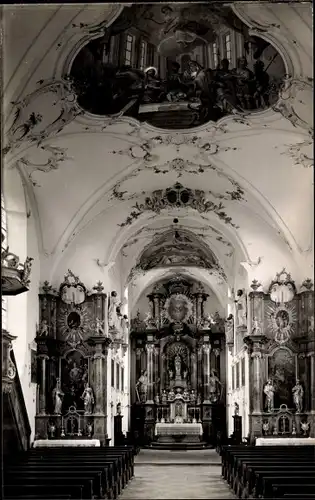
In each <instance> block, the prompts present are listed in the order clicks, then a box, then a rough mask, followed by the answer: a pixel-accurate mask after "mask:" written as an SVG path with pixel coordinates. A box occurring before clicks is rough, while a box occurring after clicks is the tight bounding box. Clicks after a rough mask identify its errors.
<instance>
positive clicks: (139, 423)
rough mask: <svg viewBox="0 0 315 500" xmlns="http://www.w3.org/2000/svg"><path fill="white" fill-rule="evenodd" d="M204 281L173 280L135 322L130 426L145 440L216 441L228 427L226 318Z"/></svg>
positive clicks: (157, 290) (158, 289)
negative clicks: (211, 311) (213, 309)
mask: <svg viewBox="0 0 315 500" xmlns="http://www.w3.org/2000/svg"><path fill="white" fill-rule="evenodd" d="M207 298H208V295H207V294H206V293H205V291H204V289H203V287H202V286H201V285H200V284H196V283H193V282H188V281H186V280H184V279H182V278H173V279H172V280H170V281H168V282H166V283H163V286H161V285H157V286H156V287H155V288H154V289H153V293H152V294H150V295H148V299H149V303H150V306H151V312H150V313H148V314H147V317H146V318H145V320H144V321H141V319H140V317H139V316H138V317H137V318H135V319H134V320H133V321H132V322H131V367H132V368H131V369H132V373H131V391H132V392H131V398H132V401H131V402H132V429H133V431H134V432H135V433H136V434H137V436H138V438H140V440H141V441H142V442H143V443H144V444H145V443H146V444H148V443H152V442H158V443H169V444H171V443H174V442H184V443H194V442H200V441H205V442H208V443H211V442H214V441H215V435H216V433H217V432H218V431H222V429H221V427H222V425H223V427H225V413H224V386H225V381H224V374H225V342H224V320H222V319H221V318H220V317H219V315H218V314H217V315H215V316H214V317H213V318H211V317H206V315H205V314H204V305H205V302H206V300H207Z"/></svg>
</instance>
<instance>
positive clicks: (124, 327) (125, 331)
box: [121, 314, 129, 344]
mask: <svg viewBox="0 0 315 500" xmlns="http://www.w3.org/2000/svg"><path fill="white" fill-rule="evenodd" d="M121 332H122V337H123V341H124V343H125V344H128V340H129V321H128V316H127V314H124V315H123V317H122V318H121Z"/></svg>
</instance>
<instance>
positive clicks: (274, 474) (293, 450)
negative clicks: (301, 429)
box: [221, 445, 315, 500]
mask: <svg viewBox="0 0 315 500" xmlns="http://www.w3.org/2000/svg"><path fill="white" fill-rule="evenodd" d="M221 457H222V476H223V478H224V479H225V480H226V481H227V482H228V484H229V486H230V487H231V489H232V490H233V491H234V493H235V494H236V495H237V496H238V497H239V498H243V499H247V498H273V499H274V498H279V499H280V498H292V497H287V496H285V495H293V498H294V495H296V494H298V495H299V497H302V496H304V495H306V498H313V499H314V500H315V447H314V446H313V445H310V446H292V447H289V446H263V447H256V446H241V445H240V446H223V447H222V451H221ZM309 495H311V496H309Z"/></svg>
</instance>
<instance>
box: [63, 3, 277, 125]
mask: <svg viewBox="0 0 315 500" xmlns="http://www.w3.org/2000/svg"><path fill="white" fill-rule="evenodd" d="M224 30H225V31H227V30H228V33H229V35H227V36H228V37H229V38H227V39H226V48H225V51H224V52H222V49H220V47H219V35H220V33H221V32H222V31H224ZM137 35H139V37H138V36H137ZM236 36H239V37H241V40H242V45H243V48H244V55H242V56H240V57H238V59H237V61H236V64H235V65H234V64H232V62H231V58H230V54H231V50H232V45H231V44H233V43H234V44H235V43H236ZM209 45H212V48H213V51H212V54H210V52H209V51H208V47H209ZM220 50H221V52H220ZM123 51H125V52H123ZM118 52H120V53H119V54H118ZM250 56H252V61H251V64H250V66H249V63H248V58H249V57H250ZM284 75H285V67H284V63H283V61H282V59H281V56H280V54H279V53H278V52H277V51H276V50H275V49H274V48H273V47H272V46H271V45H270V44H269V43H268V42H266V41H265V40H263V39H261V38H259V37H257V36H250V35H249V31H248V28H247V26H246V25H245V24H243V23H242V21H241V20H240V19H239V18H238V17H237V16H236V15H235V13H234V12H233V10H232V9H231V7H230V6H227V5H224V6H222V5H218V4H214V3H207V4H202V3H201V4H198V6H196V5H194V4H180V3H178V4H169V5H167V4H163V5H143V4H140V5H139V4H137V5H132V6H127V7H125V8H124V9H123V11H122V13H121V14H120V16H119V17H118V18H117V19H116V20H115V21H114V22H113V24H111V26H110V27H108V28H105V29H104V34H103V35H102V36H101V37H99V38H97V39H95V40H92V41H91V42H89V43H88V44H87V45H85V46H84V47H83V48H82V50H81V51H80V52H79V54H78V55H77V56H76V58H75V60H74V62H73V64H72V67H71V71H70V75H69V78H70V81H71V83H72V87H73V89H74V91H75V92H76V93H77V95H78V103H79V104H80V106H82V108H83V109H85V110H86V111H89V112H91V113H94V114H97V115H119V116H122V115H125V116H130V117H134V118H137V119H139V120H140V121H148V122H149V123H151V124H152V125H154V126H156V127H159V128H168V129H170V128H174V129H179V128H180V129H183V128H191V127H195V126H198V125H201V124H203V123H206V122H208V121H217V120H218V119H220V118H222V117H223V116H226V115H230V114H236V115H240V116H242V115H244V114H246V113H248V112H253V111H255V110H262V109H265V108H268V107H270V106H272V105H273V104H275V103H276V101H277V99H278V94H279V90H280V88H281V86H282V81H283V78H284Z"/></svg>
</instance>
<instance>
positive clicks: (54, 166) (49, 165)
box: [11, 144, 73, 187]
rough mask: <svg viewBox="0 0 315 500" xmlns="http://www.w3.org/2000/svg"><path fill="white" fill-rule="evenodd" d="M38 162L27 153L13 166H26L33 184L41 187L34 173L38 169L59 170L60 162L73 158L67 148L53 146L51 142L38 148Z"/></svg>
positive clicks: (45, 171) (44, 170) (42, 170)
mask: <svg viewBox="0 0 315 500" xmlns="http://www.w3.org/2000/svg"><path fill="white" fill-rule="evenodd" d="M36 157H37V160H36V163H35V162H34V161H33V160H32V157H31V155H26V156H23V157H22V158H20V159H19V160H17V162H16V163H15V164H14V165H13V166H12V167H11V168H14V167H16V166H17V167H20V168H21V167H22V168H25V170H26V173H27V175H28V177H29V179H30V181H31V182H32V184H33V186H36V187H40V185H39V184H38V183H37V181H35V180H34V178H33V173H34V172H36V171H40V172H44V173H47V172H50V171H51V170H58V169H59V167H60V164H61V163H63V162H65V161H67V160H72V159H73V158H72V157H70V156H68V155H67V149H66V148H60V147H57V146H51V145H49V144H47V145H44V146H40V148H37V150H36Z"/></svg>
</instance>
